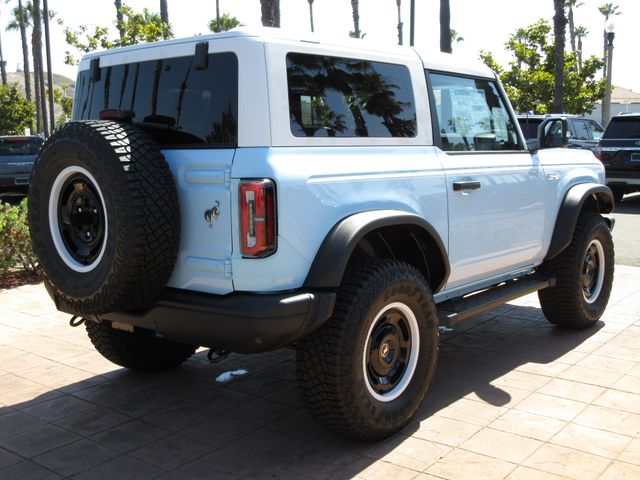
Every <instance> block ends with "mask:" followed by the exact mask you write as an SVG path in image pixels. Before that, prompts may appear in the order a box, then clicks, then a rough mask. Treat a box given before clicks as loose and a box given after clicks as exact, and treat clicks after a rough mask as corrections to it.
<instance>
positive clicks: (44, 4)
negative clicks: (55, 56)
mask: <svg viewBox="0 0 640 480" xmlns="http://www.w3.org/2000/svg"><path fill="white" fill-rule="evenodd" d="M42 8H43V10H44V46H45V51H46V53H47V85H48V87H49V117H50V119H51V121H50V123H49V125H51V132H52V133H53V129H54V127H55V124H56V114H55V109H54V105H53V71H52V69H51V39H50V37H49V5H48V0H42Z"/></svg>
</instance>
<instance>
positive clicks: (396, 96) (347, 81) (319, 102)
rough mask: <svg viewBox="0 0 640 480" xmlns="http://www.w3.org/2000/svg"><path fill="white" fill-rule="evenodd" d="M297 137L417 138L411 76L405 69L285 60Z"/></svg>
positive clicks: (301, 57) (324, 59)
mask: <svg viewBox="0 0 640 480" xmlns="http://www.w3.org/2000/svg"><path fill="white" fill-rule="evenodd" d="M287 80H288V86H289V114H290V120H291V131H292V132H293V134H294V135H295V136H296V137H414V136H415V135H416V112H415V106H414V102H413V91H412V89H411V77H410V74H409V70H408V69H407V68H406V67H404V66H402V65H393V64H389V63H381V62H371V61H366V60H356V59H349V58H338V57H328V56H318V55H307V54H301V53H290V54H288V55H287Z"/></svg>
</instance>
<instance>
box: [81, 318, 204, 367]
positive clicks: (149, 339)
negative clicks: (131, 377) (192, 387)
mask: <svg viewBox="0 0 640 480" xmlns="http://www.w3.org/2000/svg"><path fill="white" fill-rule="evenodd" d="M85 326H86V329H87V334H88V335H89V339H90V340H91V343H93V346H94V347H95V348H96V350H97V351H98V352H99V353H100V354H101V355H102V356H103V357H104V358H106V359H107V360H109V361H111V362H113V363H115V364H116V365H120V366H121V367H125V368H128V369H131V370H136V371H138V372H148V373H153V372H163V371H165V370H169V369H170V368H174V367H177V366H178V365H180V364H181V363H183V362H184V361H186V360H187V359H188V358H189V357H191V355H193V354H194V352H195V351H196V347H194V346H192V345H185V344H183V343H179V342H174V341H172V340H167V339H166V338H162V337H159V336H157V335H156V334H155V333H154V332H152V331H150V330H144V329H139V328H136V329H134V331H133V332H126V331H123V330H117V329H115V328H113V327H111V323H110V322H99V323H98V322H94V321H91V320H86V321H85Z"/></svg>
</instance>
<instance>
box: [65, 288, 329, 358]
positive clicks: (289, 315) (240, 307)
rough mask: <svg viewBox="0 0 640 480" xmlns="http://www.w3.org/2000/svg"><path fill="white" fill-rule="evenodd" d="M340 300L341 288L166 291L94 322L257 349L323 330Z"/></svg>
mask: <svg viewBox="0 0 640 480" xmlns="http://www.w3.org/2000/svg"><path fill="white" fill-rule="evenodd" d="M54 300H55V299H54ZM335 300H336V294H335V292H325V291H294V292H290V293H280V294H249V293H233V294H229V295H224V296H221V295H212V294H207V293H200V292H192V291H187V290H177V289H166V290H165V292H164V295H163V297H162V299H161V300H160V301H159V302H158V303H157V304H156V305H155V306H154V307H152V308H151V309H150V310H148V311H146V312H143V313H131V312H114V313H108V314H105V315H97V316H95V317H94V318H93V320H109V321H112V322H120V323H124V324H127V325H133V326H134V327H140V328H146V329H149V330H153V331H155V332H157V333H159V334H160V335H162V336H165V337H167V338H170V339H173V340H177V341H181V342H184V343H189V344H192V345H201V346H205V347H211V348H216V349H223V350H228V351H232V352H239V353H257V352H264V351H268V350H274V349H276V348H280V347H282V346H285V345H288V344H290V343H292V342H295V341H296V340H299V339H300V338H302V337H304V336H305V335H307V334H308V333H310V332H311V331H313V330H315V329H316V328H318V327H319V326H320V325H322V324H323V323H324V322H325V321H326V320H327V319H328V318H329V317H330V316H331V314H332V313H333V307H334V305H335ZM57 306H58V308H59V309H62V310H63V311H64V310H65V309H64V308H61V307H62V305H59V304H57ZM70 313H73V312H70Z"/></svg>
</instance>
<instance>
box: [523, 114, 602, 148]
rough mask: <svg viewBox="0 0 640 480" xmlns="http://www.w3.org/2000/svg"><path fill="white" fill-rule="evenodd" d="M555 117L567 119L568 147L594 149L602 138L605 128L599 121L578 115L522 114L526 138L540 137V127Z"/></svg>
mask: <svg viewBox="0 0 640 480" xmlns="http://www.w3.org/2000/svg"><path fill="white" fill-rule="evenodd" d="M555 118H561V119H563V120H566V131H567V139H566V147H567V148H582V149H585V150H591V151H593V150H594V149H595V147H596V145H597V143H598V141H599V140H600V139H601V138H602V133H603V132H604V129H603V128H602V127H601V126H600V124H599V123H598V122H596V121H595V120H591V119H590V118H585V117H580V116H577V115H520V116H518V123H519V124H520V129H521V130H522V133H523V135H524V138H525V139H526V140H527V141H529V140H535V139H537V138H538V127H539V126H540V125H541V124H542V122H544V121H545V120H550V119H555ZM545 134H547V132H545Z"/></svg>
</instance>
